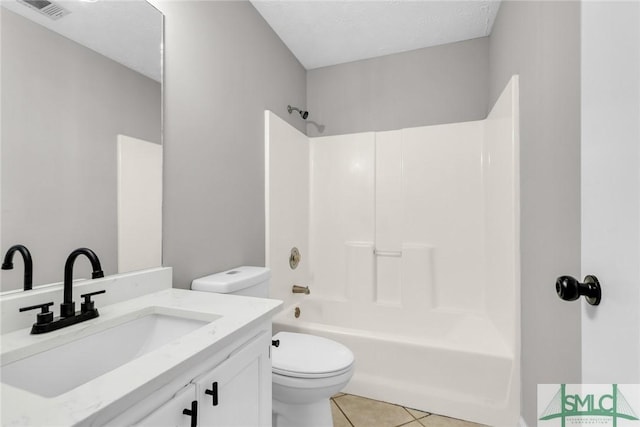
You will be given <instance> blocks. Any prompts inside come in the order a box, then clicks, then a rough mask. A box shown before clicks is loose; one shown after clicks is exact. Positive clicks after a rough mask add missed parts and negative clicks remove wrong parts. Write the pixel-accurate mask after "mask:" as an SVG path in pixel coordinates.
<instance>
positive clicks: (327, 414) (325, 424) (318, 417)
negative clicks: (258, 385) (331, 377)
mask: <svg viewBox="0 0 640 427" xmlns="http://www.w3.org/2000/svg"><path fill="white" fill-rule="evenodd" d="M272 420H273V427H333V417H332V416H331V403H330V402H329V399H328V398H325V399H321V400H319V401H317V402H313V403H304V404H294V403H283V402H280V401H277V400H275V399H274V400H273V418H272Z"/></svg>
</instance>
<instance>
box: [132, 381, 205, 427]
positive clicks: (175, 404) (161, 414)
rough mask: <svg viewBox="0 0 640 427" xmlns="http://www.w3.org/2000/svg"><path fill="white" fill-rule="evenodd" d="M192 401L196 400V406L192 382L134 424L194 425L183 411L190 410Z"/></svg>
mask: <svg viewBox="0 0 640 427" xmlns="http://www.w3.org/2000/svg"><path fill="white" fill-rule="evenodd" d="M193 402H196V406H197V405H198V403H197V399H196V387H195V385H194V384H189V385H187V386H186V387H184V388H183V389H182V390H180V391H178V392H177V393H176V394H175V395H174V396H173V397H172V398H171V400H169V401H168V402H166V403H164V404H162V405H161V406H160V407H158V409H156V410H154V411H153V412H152V413H150V414H149V415H147V416H146V417H145V418H143V419H142V420H140V421H139V422H138V423H136V424H135V425H136V426H146V427H174V426H176V427H177V426H179V427H189V426H191V425H195V424H192V421H191V418H192V417H191V415H187V414H184V413H183V411H184V410H185V409H186V410H188V411H191V410H192V404H193ZM193 415H194V416H196V415H197V414H193Z"/></svg>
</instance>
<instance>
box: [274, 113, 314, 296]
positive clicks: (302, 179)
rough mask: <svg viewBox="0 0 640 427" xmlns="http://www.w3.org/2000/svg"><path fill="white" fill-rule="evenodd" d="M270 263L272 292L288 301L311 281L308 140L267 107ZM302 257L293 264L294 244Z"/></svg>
mask: <svg viewBox="0 0 640 427" xmlns="http://www.w3.org/2000/svg"><path fill="white" fill-rule="evenodd" d="M265 135H266V144H265V194H266V197H265V206H266V225H265V230H266V236H265V237H266V238H265V241H266V252H265V253H266V265H268V266H269V267H270V268H271V275H272V284H273V285H274V286H271V288H270V289H269V294H270V295H269V296H270V297H272V298H277V299H282V300H285V301H289V300H290V299H291V286H292V285H294V284H301V285H308V284H309V258H310V257H309V140H308V138H307V136H306V135H304V134H303V133H301V132H300V131H298V130H296V129H295V128H294V127H293V126H291V125H289V124H288V123H286V122H285V121H284V120H282V119H281V118H279V117H278V116H276V115H275V114H273V113H272V112H270V111H265ZM294 246H295V247H297V248H298V249H299V251H300V253H301V255H302V259H301V262H300V264H299V265H298V267H297V268H296V269H295V270H293V269H291V267H290V266H289V254H290V251H291V248H293V247H294Z"/></svg>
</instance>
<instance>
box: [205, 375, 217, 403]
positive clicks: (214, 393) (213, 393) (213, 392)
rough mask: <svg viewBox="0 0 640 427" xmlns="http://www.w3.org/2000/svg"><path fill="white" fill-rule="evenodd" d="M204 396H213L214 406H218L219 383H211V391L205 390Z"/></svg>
mask: <svg viewBox="0 0 640 427" xmlns="http://www.w3.org/2000/svg"><path fill="white" fill-rule="evenodd" d="M204 394H208V395H210V396H211V403H212V406H218V382H217V381H215V382H213V383H211V390H209V389H207V390H205V391H204Z"/></svg>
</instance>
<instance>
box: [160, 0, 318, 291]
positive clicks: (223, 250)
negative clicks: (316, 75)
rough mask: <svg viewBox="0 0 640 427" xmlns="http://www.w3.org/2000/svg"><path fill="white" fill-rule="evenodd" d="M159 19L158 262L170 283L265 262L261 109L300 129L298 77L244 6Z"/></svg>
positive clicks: (174, 12)
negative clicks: (161, 150) (292, 110)
mask: <svg viewBox="0 0 640 427" xmlns="http://www.w3.org/2000/svg"><path fill="white" fill-rule="evenodd" d="M158 6H159V7H160V10H161V11H162V12H163V13H164V14H165V80H164V83H165V86H164V87H165V99H164V105H165V134H164V136H165V169H164V177H165V186H164V219H163V221H164V223H163V252H164V253H163V263H164V265H169V266H172V267H173V268H174V286H175V287H180V288H187V287H189V285H190V283H191V280H192V279H194V278H196V277H199V276H202V275H206V274H209V273H212V272H215V271H221V270H223V269H227V268H231V267H234V266H238V265H247V264H248V265H264V227H265V224H264V222H265V219H264V113H263V110H265V109H270V110H272V111H274V112H275V113H276V114H278V115H279V116H280V117H282V118H284V119H286V120H289V121H290V123H291V124H293V125H294V126H297V127H298V128H299V129H301V130H302V129H303V122H302V120H301V119H300V117H299V116H289V114H288V113H287V110H286V107H287V104H292V105H298V106H300V107H305V105H306V93H305V78H306V72H305V70H304V68H303V67H302V66H301V65H300V63H299V62H298V61H297V59H295V57H294V56H293V55H292V54H291V52H290V51H289V50H288V49H287V48H286V47H285V45H284V44H283V43H282V41H281V40H280V39H279V38H278V36H277V35H276V34H275V33H274V32H273V30H271V28H270V27H269V26H268V25H267V24H266V23H265V22H264V20H263V18H262V17H261V16H260V15H259V14H258V12H257V11H256V10H255V9H254V8H253V6H251V4H250V3H249V2H220V1H214V2H203V1H180V2H176V1H168V2H159V3H158Z"/></svg>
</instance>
